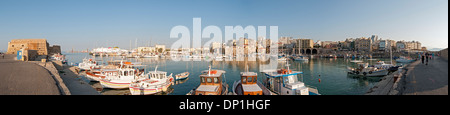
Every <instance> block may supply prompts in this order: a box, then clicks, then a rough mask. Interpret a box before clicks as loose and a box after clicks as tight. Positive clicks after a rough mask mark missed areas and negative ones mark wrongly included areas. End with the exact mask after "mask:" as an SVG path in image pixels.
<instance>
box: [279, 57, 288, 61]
mask: <svg viewBox="0 0 450 115" xmlns="http://www.w3.org/2000/svg"><path fill="white" fill-rule="evenodd" d="M287 60H288V59H287V58H286V57H279V58H278V61H279V62H285V61H287Z"/></svg>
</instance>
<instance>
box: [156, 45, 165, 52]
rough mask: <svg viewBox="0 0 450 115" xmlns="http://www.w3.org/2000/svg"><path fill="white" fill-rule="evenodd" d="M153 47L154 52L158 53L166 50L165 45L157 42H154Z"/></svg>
mask: <svg viewBox="0 0 450 115" xmlns="http://www.w3.org/2000/svg"><path fill="white" fill-rule="evenodd" d="M155 48H156V52H158V53H163V52H165V51H166V45H158V44H156V45H155Z"/></svg>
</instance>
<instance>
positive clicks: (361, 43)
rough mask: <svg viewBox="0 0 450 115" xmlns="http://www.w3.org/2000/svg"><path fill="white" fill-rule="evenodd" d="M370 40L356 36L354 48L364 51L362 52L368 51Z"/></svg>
mask: <svg viewBox="0 0 450 115" xmlns="http://www.w3.org/2000/svg"><path fill="white" fill-rule="evenodd" d="M371 44H372V40H371V39H368V38H365V37H362V38H357V39H356V40H355V50H356V51H364V52H370V51H372V45H371Z"/></svg>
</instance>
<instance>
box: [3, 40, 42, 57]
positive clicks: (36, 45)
mask: <svg viewBox="0 0 450 115" xmlns="http://www.w3.org/2000/svg"><path fill="white" fill-rule="evenodd" d="M21 49H25V50H36V51H37V54H38V55H48V54H49V53H48V49H49V44H48V42H47V40H46V39H13V40H11V42H8V51H7V52H6V54H16V53H17V51H19V50H21Z"/></svg>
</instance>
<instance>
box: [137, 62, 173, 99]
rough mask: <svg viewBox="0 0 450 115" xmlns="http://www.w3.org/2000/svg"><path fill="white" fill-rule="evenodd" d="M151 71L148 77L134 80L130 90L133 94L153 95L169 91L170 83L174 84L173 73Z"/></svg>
mask: <svg viewBox="0 0 450 115" xmlns="http://www.w3.org/2000/svg"><path fill="white" fill-rule="evenodd" d="M157 68H158V67H156V68H155V71H151V72H149V74H148V78H147V79H143V80H136V81H133V82H132V83H131V84H130V86H129V89H130V92H131V94H132V95H151V94H155V93H158V92H161V91H167V89H168V88H169V86H170V85H172V83H173V82H172V81H173V77H172V74H170V75H167V72H164V71H157Z"/></svg>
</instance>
